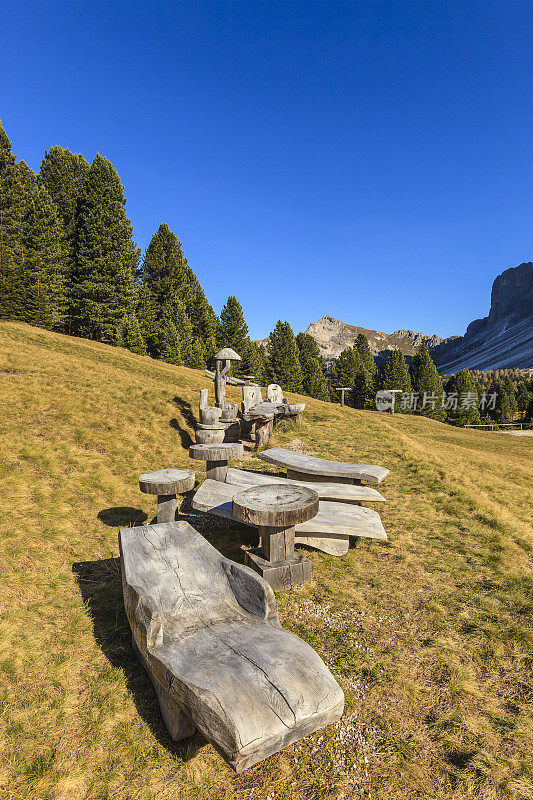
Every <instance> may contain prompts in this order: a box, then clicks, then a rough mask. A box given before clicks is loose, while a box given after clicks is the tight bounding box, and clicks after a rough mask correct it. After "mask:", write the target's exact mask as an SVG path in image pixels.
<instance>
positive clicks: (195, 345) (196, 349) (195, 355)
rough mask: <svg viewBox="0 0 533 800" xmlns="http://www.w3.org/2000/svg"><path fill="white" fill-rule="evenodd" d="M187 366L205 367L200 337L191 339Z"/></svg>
mask: <svg viewBox="0 0 533 800" xmlns="http://www.w3.org/2000/svg"><path fill="white" fill-rule="evenodd" d="M187 366H188V367H192V368H193V369H205V360H204V351H203V347H202V343H201V341H200V339H193V342H192V344H191V347H190V350H189V358H188V362H187Z"/></svg>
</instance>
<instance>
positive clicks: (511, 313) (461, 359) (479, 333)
mask: <svg viewBox="0 0 533 800" xmlns="http://www.w3.org/2000/svg"><path fill="white" fill-rule="evenodd" d="M431 356H432V358H433V360H434V362H435V365H436V367H437V369H438V370H439V372H440V373H441V374H442V375H450V374H452V373H455V372H459V370H461V369H465V368H466V369H480V370H484V369H511V368H517V369H524V368H530V367H533V263H531V261H528V262H527V263H524V264H520V266H518V267H511V269H506V270H505V272H502V274H501V275H498V277H497V278H496V280H495V281H494V283H493V284H492V293H491V302H490V311H489V315H488V317H483V319H476V320H474V322H471V323H470V325H469V326H468V328H467V329H466V333H465V335H464V336H457V337H453V339H451V340H450V339H447V340H445V341H443V342H441V343H439V344H437V346H436V347H434V348H433V349H432V350H431Z"/></svg>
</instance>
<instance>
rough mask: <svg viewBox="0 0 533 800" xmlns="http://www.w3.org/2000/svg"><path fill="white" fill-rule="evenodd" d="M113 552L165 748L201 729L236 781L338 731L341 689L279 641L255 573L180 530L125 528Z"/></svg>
mask: <svg viewBox="0 0 533 800" xmlns="http://www.w3.org/2000/svg"><path fill="white" fill-rule="evenodd" d="M220 485H221V486H222V485H224V484H220ZM119 543H120V555H121V560H122V586H123V593H124V606H125V609H126V615H127V617H128V621H129V623H130V627H131V630H132V645H133V648H134V651H135V652H136V654H137V656H138V658H139V660H140V662H141V663H142V665H143V666H144V667H145V669H146V670H147V672H148V674H149V676H150V679H151V681H152V683H153V686H154V688H155V691H156V694H157V697H158V700H159V705H160V708H161V713H162V716H163V720H164V722H165V725H166V726H167V729H168V731H169V733H170V736H171V737H172V738H173V739H174V740H179V739H184V738H187V737H188V736H192V734H193V733H194V732H195V729H196V728H198V730H199V731H200V732H201V733H202V734H203V736H205V738H206V739H207V740H208V741H209V742H211V744H212V745H213V747H215V749H216V750H217V751H218V752H219V753H220V755H221V756H222V757H223V758H224V759H225V760H226V761H227V763H228V764H230V765H231V766H232V767H233V769H235V770H236V772H242V770H244V769H246V768H247V767H251V766H253V765H254V764H257V763H258V762H259V761H262V760H263V759H265V758H267V757H268V756H269V755H271V754H273V753H277V752H278V751H279V750H282V749H283V748H284V747H287V745H289V744H291V742H295V741H298V740H299V739H301V738H303V737H304V736H307V735H309V734H311V733H313V732H314V731H316V730H318V729H319V728H322V727H324V726H325V725H329V724H330V723H332V722H336V721H337V720H338V719H340V717H341V716H342V712H343V708H344V695H343V693H342V690H341V688H340V686H339V685H338V683H337V682H336V681H335V679H334V678H333V676H332V675H331V673H330V671H329V670H328V668H327V667H326V665H325V664H324V662H323V661H322V659H321V658H320V657H319V656H318V654H317V653H315V651H314V650H313V649H312V648H311V647H310V646H309V645H308V644H306V642H304V641H302V640H301V639H299V638H298V637H297V636H295V635H294V634H292V633H289V632H288V631H285V630H283V628H282V627H281V625H280V622H279V617H278V610H277V606H276V599H275V597H274V592H273V591H272V589H271V588H270V586H268V584H267V583H266V582H265V581H264V580H263V579H262V578H261V577H260V576H259V575H257V574H256V573H255V572H254V571H253V570H251V569H249V568H248V567H244V566H242V565H241V564H236V563H235V562H233V561H230V560H229V559H227V558H224V557H223V556H222V555H221V554H220V553H219V552H218V551H217V550H215V548H214V547H212V545H210V544H209V542H207V540H206V539H204V538H203V536H200V534H199V533H197V532H196V531H195V530H194V528H192V527H191V526H190V525H189V524H188V523H187V522H171V523H166V524H162V525H146V526H141V527H137V528H127V529H124V530H121V531H120V534H119Z"/></svg>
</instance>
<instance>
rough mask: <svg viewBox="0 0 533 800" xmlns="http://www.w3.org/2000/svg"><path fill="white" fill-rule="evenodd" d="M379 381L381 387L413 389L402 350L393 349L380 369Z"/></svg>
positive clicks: (403, 389)
mask: <svg viewBox="0 0 533 800" xmlns="http://www.w3.org/2000/svg"><path fill="white" fill-rule="evenodd" d="M377 382H378V385H379V388H380V389H402V391H404V392H409V391H410V390H411V378H410V376H409V370H408V369H407V364H406V363H405V358H404V355H403V353H402V351H401V350H391V352H390V353H389V357H388V358H387V361H386V362H385V364H384V365H383V366H382V367H381V369H380V370H379V373H378V378H377ZM439 403H440V397H439Z"/></svg>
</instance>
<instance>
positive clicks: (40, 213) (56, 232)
mask: <svg viewBox="0 0 533 800" xmlns="http://www.w3.org/2000/svg"><path fill="white" fill-rule="evenodd" d="M21 237H22V246H23V261H22V275H23V291H22V295H21V296H22V298H23V308H24V310H23V315H22V318H23V319H24V321H25V322H28V323H30V324H31V325H38V326H40V327H42V328H49V329H58V328H61V327H62V325H63V323H64V321H65V317H66V310H67V295H66V271H67V254H66V247H65V238H64V228H63V224H62V222H61V220H60V218H59V215H58V213H57V209H56V207H55V205H54V203H53V202H52V198H51V197H50V194H49V192H48V190H47V188H46V186H45V185H44V183H43V182H42V181H41V180H36V179H34V180H32V181H31V183H27V190H26V196H25V210H24V218H23V220H22V225H21Z"/></svg>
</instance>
